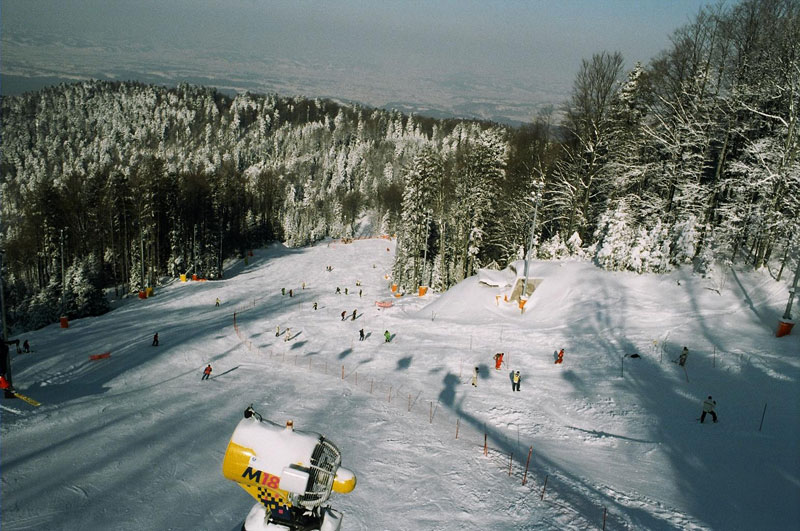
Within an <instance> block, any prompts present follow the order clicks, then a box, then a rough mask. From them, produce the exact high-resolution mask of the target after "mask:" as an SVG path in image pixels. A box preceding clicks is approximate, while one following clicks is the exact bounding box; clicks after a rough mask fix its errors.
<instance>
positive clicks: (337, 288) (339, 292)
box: [336, 286, 342, 295]
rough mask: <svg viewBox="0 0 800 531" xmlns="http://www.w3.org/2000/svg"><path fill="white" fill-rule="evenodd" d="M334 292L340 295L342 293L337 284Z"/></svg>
mask: <svg viewBox="0 0 800 531" xmlns="http://www.w3.org/2000/svg"><path fill="white" fill-rule="evenodd" d="M336 294H337V295H341V294H342V290H341V289H340V288H339V286H336Z"/></svg>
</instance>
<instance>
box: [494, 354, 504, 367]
mask: <svg viewBox="0 0 800 531" xmlns="http://www.w3.org/2000/svg"><path fill="white" fill-rule="evenodd" d="M503 356H504V353H503V352H498V353H497V354H495V355H494V368H495V369H497V370H498V371H499V370H500V366H501V365H502V364H503Z"/></svg>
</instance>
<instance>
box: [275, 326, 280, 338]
mask: <svg viewBox="0 0 800 531" xmlns="http://www.w3.org/2000/svg"><path fill="white" fill-rule="evenodd" d="M279 335H281V325H278V326H276V327H275V337H278V336H279Z"/></svg>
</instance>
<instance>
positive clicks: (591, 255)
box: [0, 0, 800, 328]
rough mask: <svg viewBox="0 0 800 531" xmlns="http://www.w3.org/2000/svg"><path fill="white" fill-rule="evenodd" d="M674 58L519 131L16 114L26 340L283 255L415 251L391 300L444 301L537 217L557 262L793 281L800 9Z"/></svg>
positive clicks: (769, 8)
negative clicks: (434, 295) (274, 245)
mask: <svg viewBox="0 0 800 531" xmlns="http://www.w3.org/2000/svg"><path fill="white" fill-rule="evenodd" d="M671 42H672V45H671V46H670V47H669V48H668V49H665V50H664V51H663V52H661V53H660V54H659V55H658V56H657V57H656V58H655V59H654V60H652V61H651V62H650V63H649V64H647V65H639V64H637V65H636V66H635V67H634V68H633V69H632V70H630V71H625V66H624V64H625V63H624V58H623V57H622V56H621V55H620V54H619V53H616V52H607V51H602V52H598V53H597V54H595V55H594V56H593V57H591V58H587V59H585V60H584V61H583V62H582V64H580V65H574V66H577V75H576V77H575V80H574V84H573V88H572V91H571V94H569V95H567V96H566V102H565V104H564V106H563V108H560V109H553V110H551V111H545V112H542V113H540V115H539V116H536V117H535V118H534V119H533V120H532V122H531V123H530V124H528V125H525V126H522V127H510V126H504V125H498V124H494V123H486V122H475V121H467V120H437V119H432V118H426V117H421V116H413V115H412V116H406V115H403V114H401V113H399V112H396V111H388V110H381V109H374V108H367V107H364V106H360V105H356V104H344V103H338V102H334V101H331V100H323V99H314V98H305V97H289V96H283V95H275V94H271V95H259V94H249V93H246V94H239V95H237V96H235V97H230V96H227V95H225V94H223V93H221V92H218V91H216V90H214V89H211V88H204V87H196V86H190V85H185V84H184V85H179V86H177V87H163V86H153V85H143V84H139V83H133V82H130V83H122V82H101V81H86V82H78V83H75V84H69V85H66V84H62V85H59V86H57V87H51V88H46V89H43V90H41V91H38V92H34V93H26V94H23V95H20V96H13V97H4V98H3V99H2V108H1V109H0V115H1V116H2V160H1V161H0V164H1V166H0V179H2V206H1V207H0V208H2V212H1V214H2V220H3V223H2V247H3V250H4V264H3V265H4V266H5V267H6V270H7V273H8V274H7V276H6V282H5V285H4V288H5V290H6V293H5V297H6V300H5V302H6V308H7V310H8V319H9V324H10V325H11V326H14V327H21V328H36V327H41V326H44V325H46V324H48V323H52V322H54V321H56V320H57V319H58V317H59V316H60V315H67V316H69V317H70V318H76V317H82V316H86V315H94V314H98V313H102V312H103V311H105V310H106V309H107V302H106V298H105V297H104V295H103V293H104V291H103V290H105V289H108V288H114V289H116V290H117V294H118V295H120V296H121V295H122V294H124V293H130V292H135V291H138V290H140V289H143V288H144V287H147V286H153V285H155V284H157V283H158V282H159V278H163V277H164V276H170V277H175V276H178V275H179V274H182V273H188V274H198V275H200V276H202V277H205V278H209V279H214V278H219V276H220V275H221V271H222V263H223V260H224V259H225V258H226V257H231V256H235V255H238V256H242V255H243V254H244V253H245V252H246V251H247V249H249V248H252V247H255V246H259V245H262V244H264V243H266V242H269V241H274V240H280V241H283V242H286V243H287V244H288V245H290V246H300V245H306V244H309V243H311V242H314V241H317V240H319V239H322V238H324V237H335V238H340V237H351V236H357V235H361V234H386V233H389V234H396V235H397V237H398V246H397V253H396V256H395V263H394V271H393V274H394V279H395V281H396V282H397V283H398V284H399V285H400V286H401V288H402V289H406V290H413V289H416V287H417V286H419V285H429V286H431V288H432V289H433V290H437V291H442V290H445V289H447V288H448V287H449V286H452V285H453V284H455V283H456V282H458V281H460V280H462V279H464V278H465V277H467V276H469V275H471V274H472V273H473V272H474V271H475V270H476V269H477V268H479V267H487V266H488V267H491V266H492V265H493V264H496V265H497V266H500V267H505V266H506V265H507V264H509V263H510V262H511V261H513V260H516V259H518V258H521V257H523V256H524V253H525V249H526V248H527V247H528V240H529V237H530V231H531V224H532V221H533V217H534V211H536V219H537V223H536V225H535V227H534V231H535V240H536V245H535V246H534V249H535V250H534V253H535V254H536V256H537V257H538V258H543V259H547V258H556V257H558V258H560V257H565V256H569V255H572V256H577V257H581V258H585V259H591V260H594V261H595V262H596V263H597V264H598V265H599V266H601V267H603V268H606V269H612V270H632V271H636V272H667V271H669V270H670V269H671V268H672V267H673V266H676V265H679V264H685V263H693V264H694V266H695V267H696V268H697V270H698V271H699V272H700V273H703V274H711V273H712V272H713V270H714V268H715V267H719V266H721V265H724V264H727V263H730V262H732V261H742V262H745V261H746V262H749V263H750V264H752V266H753V267H755V268H758V267H762V266H764V265H765V264H767V263H768V262H770V263H772V264H775V265H776V269H775V273H776V275H777V276H778V277H780V276H781V275H782V274H784V268H785V267H786V266H787V265H789V264H787V262H788V261H789V260H790V259H791V253H790V250H791V249H792V248H793V246H796V245H797V244H798V235H799V234H800V222H798V220H799V219H800V161H798V112H799V111H800V3H798V1H797V0H745V1H742V2H740V3H737V4H735V5H723V6H720V7H709V8H706V9H704V10H702V11H701V12H700V13H699V14H698V16H697V17H696V18H695V19H694V20H693V21H692V22H691V23H689V24H687V25H685V26H684V27H681V28H679V29H677V30H676V31H675V33H674V35H673V37H672V41H671ZM574 66H573V65H565V68H573V67H574ZM62 275H63V276H62ZM62 279H63V280H62ZM62 282H63V286H62ZM62 294H63V295H64V301H63V307H62Z"/></svg>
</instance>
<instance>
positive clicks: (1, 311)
mask: <svg viewBox="0 0 800 531" xmlns="http://www.w3.org/2000/svg"><path fill="white" fill-rule="evenodd" d="M3 291H4V288H3V253H2V252H0V315H2V322H3V330H2V332H3V337H2V338H0V341H2V342H3V344H2V345H0V347H2V348H3V351H4V352H7V354H6V356H5V360H3V361H4V362H5V363H4V366H3V367H0V370H2V371H3V374H4V375H5V377H6V380H7V381H8V384H9V385H12V386H13V385H14V381H13V380H12V378H11V349H10V348H8V347H9V345H8V344H7V343H6V342H7V341H8V327H7V326H6V299H5V295H4V293H3ZM3 395H4V396H5V397H6V398H16V396H15V395H14V393H12V392H11V391H10V390H8V389H6V390H5V392H4V393H3Z"/></svg>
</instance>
